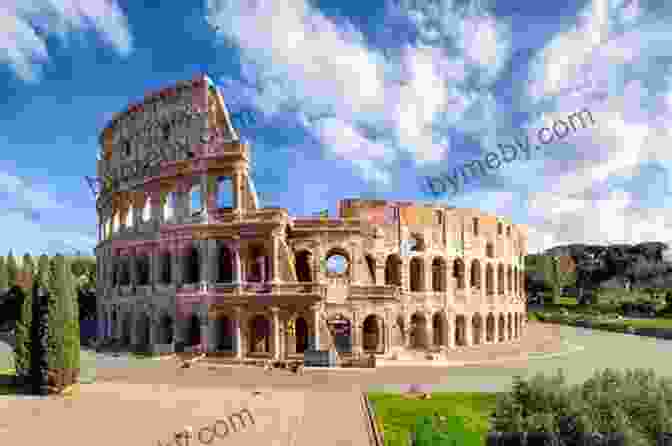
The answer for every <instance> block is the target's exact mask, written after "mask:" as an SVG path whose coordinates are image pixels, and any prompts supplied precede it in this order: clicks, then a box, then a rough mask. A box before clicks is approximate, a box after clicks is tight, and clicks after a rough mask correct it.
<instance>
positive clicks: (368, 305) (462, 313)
mask: <svg viewBox="0 0 672 446" xmlns="http://www.w3.org/2000/svg"><path fill="white" fill-rule="evenodd" d="M184 89H188V91H187V94H188V95H191V96H192V98H191V101H192V103H193V108H192V109H191V110H190V113H191V114H188V116H192V117H194V120H195V121H196V122H197V123H196V124H193V123H191V121H189V119H191V118H189V119H188V118H184V121H185V122H184V123H183V127H184V131H185V132H188V133H189V135H188V136H187V137H185V138H182V140H181V142H180V138H177V141H178V142H177V143H171V138H173V137H174V135H173V134H172V133H171V132H170V128H168V130H166V129H165V128H164V131H163V133H161V132H158V133H157V135H154V136H155V138H154V139H153V140H151V142H153V143H154V144H153V146H154V147H157V146H158V147H160V148H161V150H162V153H163V154H164V155H165V154H166V153H173V154H174V157H172V158H170V157H166V156H164V159H163V160H162V161H161V162H160V163H159V167H158V168H153V169H152V168H148V169H145V170H144V173H146V174H147V175H146V176H145V177H142V173H143V170H142V166H141V163H138V162H137V161H138V160H145V159H150V158H152V156H151V154H149V155H148V154H147V153H148V147H150V146H152V144H150V143H149V142H147V141H148V139H147V138H145V139H143V138H136V139H134V140H133V142H134V144H130V143H129V142H128V141H130V139H131V137H129V136H128V135H137V128H143V129H145V130H146V133H148V134H150V136H148V138H151V137H152V136H151V133H152V131H153V130H152V129H154V128H156V129H161V124H160V123H159V124H156V125H154V124H151V123H150V124H148V123H147V121H148V120H150V121H151V119H152V116H154V117H156V116H169V115H170V113H169V112H162V110H161V101H162V100H163V99H164V97H166V96H169V93H164V92H161V93H160V94H159V95H158V96H159V97H160V98H161V99H160V100H157V99H153V98H156V97H157V95H154V96H152V97H150V98H148V99H146V100H145V102H144V103H143V104H145V106H147V104H151V103H152V101H154V103H156V102H159V104H158V105H152V107H153V109H152V110H151V111H150V112H146V111H139V106H133V107H131V110H129V112H126V113H124V114H122V115H120V116H118V117H116V118H115V119H114V121H113V123H112V124H111V125H110V126H109V128H108V129H106V130H105V131H104V132H103V135H102V136H101V145H103V154H102V158H103V159H102V160H101V161H100V162H99V176H103V174H104V172H109V171H110V169H114V168H115V167H119V166H120V164H122V163H123V162H124V159H125V160H128V159H132V160H136V165H138V166H140V167H138V168H137V169H136V175H135V176H133V177H130V176H129V177H127V178H126V179H124V178H122V179H121V180H120V181H118V184H116V186H115V187H113V188H112V189H110V190H108V191H107V192H106V193H105V194H104V195H105V196H104V197H102V196H101V197H100V198H99V219H100V221H99V228H100V231H99V236H100V243H99V245H98V247H97V248H96V255H97V259H98V295H99V296H102V299H100V301H99V307H98V313H99V314H98V320H99V321H100V326H99V334H100V337H102V338H118V339H123V340H125V341H126V342H127V343H128V344H129V345H130V346H133V347H136V348H142V349H146V348H149V349H150V350H151V351H154V352H166V351H172V350H173V349H175V348H176V347H178V348H184V349H187V350H188V349H193V348H194V347H198V348H203V349H205V350H206V351H208V352H221V354H222V355H224V356H230V357H233V358H237V359H244V358H248V357H272V358H287V357H296V356H301V355H302V354H303V352H304V351H305V350H306V349H309V348H316V347H317V348H319V349H327V348H330V347H331V346H335V347H336V349H337V350H339V351H340V352H341V353H343V354H348V353H350V352H354V353H360V352H364V353H376V354H378V355H381V356H383V357H399V358H403V357H404V356H414V355H415V354H419V355H420V356H422V357H424V356H425V355H426V354H428V353H434V354H438V355H439V356H440V357H450V352H451V350H453V349H455V348H469V347H472V346H475V345H478V344H490V343H499V342H515V341H516V340H518V339H520V337H521V336H522V333H523V332H524V326H525V320H526V318H525V317H524V313H525V296H524V285H523V277H524V275H523V268H524V264H523V263H522V262H521V259H522V258H524V257H523V256H524V255H525V254H526V250H527V233H526V228H525V226H521V225H513V224H511V223H508V222H506V223H505V222H502V221H501V220H498V219H497V218H496V217H493V216H488V215H485V214H482V213H481V212H479V211H477V210H473V209H455V208H440V207H435V208H432V209H431V210H429V211H428V210H427V207H426V206H421V205H414V204H412V203H404V204H395V203H391V202H390V203H386V202H376V203H375V205H376V206H379V208H381V206H382V207H387V208H389V209H397V211H396V214H394V215H393V216H392V218H387V219H385V220H384V221H381V220H380V219H375V218H369V217H368V216H367V215H366V213H365V212H364V213H362V214H360V215H359V216H358V218H344V217H343V215H344V214H346V213H347V212H346V211H347V210H348V209H350V208H349V207H350V206H353V205H362V206H364V207H365V206H366V202H364V201H361V200H359V201H358V200H345V201H342V202H340V203H339V209H340V211H339V212H340V216H339V217H338V218H328V217H325V218H318V217H309V218H301V217H296V218H294V217H291V216H289V215H288V213H287V210H286V209H282V208H260V207H259V206H258V200H257V197H256V192H255V191H254V185H253V182H252V181H251V179H250V176H249V165H250V150H249V146H248V144H246V143H245V142H242V141H241V140H240V139H239V138H238V136H237V134H236V130H235V129H234V128H233V127H232V125H231V122H230V119H229V115H228V111H227V109H226V106H225V104H224V101H223V98H222V97H221V95H220V94H219V92H218V91H217V90H216V88H214V86H213V85H212V83H211V82H210V80H209V79H208V78H207V77H205V76H201V77H198V78H195V79H194V80H193V81H192V82H190V83H181V84H180V85H178V87H177V88H173V89H170V90H171V91H173V92H174V91H182V92H183V94H184V91H183V90H184ZM177 102H179V101H177ZM134 113H145V115H143V117H142V118H141V119H137V120H135V121H136V122H135V123H134V124H132V125H135V126H136V130H135V132H134V131H130V130H127V129H123V126H124V125H131V124H124V123H125V122H133V118H129V117H128V116H129V115H132V114H134ZM152 113H153V114H154V115H153V114H152ZM162 113H163V114H162ZM125 120H126V121H125ZM172 122H173V124H174V123H175V121H172ZM178 123H179V120H178ZM194 129H200V130H198V131H201V132H203V134H202V135H200V137H199V135H194V134H193V132H194V131H196V130H194ZM185 141H186V143H185ZM171 144H172V145H171ZM180 144H181V146H180ZM185 144H186V147H187V150H185ZM178 146H179V147H178ZM164 149H168V150H164ZM173 149H174V150H173ZM118 152H123V153H122V154H121V155H120V154H119V153H118ZM146 164H147V165H150V164H151V162H147V163H146ZM119 170H121V171H123V170H124V169H123V168H121V169H119ZM227 194H228V195H227ZM229 195H230V198H231V200H230V203H222V202H220V199H221V201H225V199H226V197H227V196H229ZM194 197H197V199H195V198H194ZM222 197H223V198H222ZM190 198H191V200H192V201H191V202H190V200H189V199H190ZM194 200H195V201H196V204H194ZM346 202H347V204H346ZM402 207H403V208H404V211H403V212H404V213H405V214H408V215H410V214H412V212H414V211H413V210H414V209H415V210H417V211H418V212H420V213H424V215H427V212H430V214H429V215H430V216H431V221H429V220H427V219H425V220H422V221H420V222H418V221H416V220H414V221H409V220H408V219H406V220H405V221H402V218H401V212H402V211H400V210H399V209H401V208H402ZM381 209H382V208H381ZM349 215H351V214H349ZM409 238H413V239H415V241H416V246H415V247H416V249H415V250H414V251H413V252H410V253H404V255H401V254H400V239H401V240H408V239H409ZM456 242H457V245H459V247H460V250H459V252H458V251H456V250H455V249H452V248H451V247H454V246H455V244H456ZM332 258H338V259H340V260H341V261H342V266H343V268H344V270H342V271H340V272H339V271H337V268H333V267H332V264H331V263H330V262H331V260H330V261H329V262H326V259H332ZM418 352H419V353H418Z"/></svg>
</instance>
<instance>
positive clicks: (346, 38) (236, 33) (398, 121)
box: [207, 0, 510, 178]
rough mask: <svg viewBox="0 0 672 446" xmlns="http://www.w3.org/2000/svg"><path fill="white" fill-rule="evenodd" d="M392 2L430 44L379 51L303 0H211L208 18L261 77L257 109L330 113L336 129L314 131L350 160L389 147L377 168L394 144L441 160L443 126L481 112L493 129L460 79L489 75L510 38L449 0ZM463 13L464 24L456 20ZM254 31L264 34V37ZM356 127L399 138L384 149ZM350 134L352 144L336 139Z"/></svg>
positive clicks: (308, 119)
mask: <svg viewBox="0 0 672 446" xmlns="http://www.w3.org/2000/svg"><path fill="white" fill-rule="evenodd" d="M392 9H394V8H392ZM392 9H391V10H388V11H387V12H388V14H393V13H396V14H404V15H405V17H406V20H415V22H416V25H417V27H418V31H420V32H421V33H423V32H425V31H426V32H425V35H426V36H427V39H428V40H431V42H430V41H421V42H420V43H419V44H418V45H417V47H413V46H411V45H409V44H408V42H404V43H402V44H401V45H400V46H401V47H402V48H401V51H400V52H399V54H398V55H395V56H391V55H389V54H388V55H387V56H385V57H384V56H383V55H382V54H381V52H380V51H378V50H375V49H371V48H369V47H367V45H366V43H365V40H364V38H363V36H362V34H361V32H359V31H358V30H357V29H355V27H354V26H353V25H352V24H351V23H348V22H346V23H344V24H340V22H339V24H338V25H337V24H336V23H335V22H334V21H331V20H330V19H328V18H327V17H325V16H324V15H323V14H322V13H321V12H320V11H318V10H316V9H314V8H313V7H311V6H310V5H309V4H308V3H306V2H305V1H303V0H287V1H284V2H280V3H278V2H256V3H255V5H254V6H253V5H252V4H251V3H248V2H235V3H233V2H228V3H227V2H223V1H215V0H209V1H208V17H207V19H208V22H209V23H210V24H211V25H212V26H213V27H215V28H216V29H217V30H218V32H219V33H221V34H223V35H224V36H225V37H226V38H227V39H228V40H233V41H235V42H237V44H238V45H239V46H240V48H241V54H242V58H243V64H244V65H249V66H253V67H254V70H251V69H246V71H245V76H246V78H247V80H248V81H250V82H252V83H255V84H260V85H261V88H260V90H261V92H260V93H259V94H257V95H256V96H255V97H254V98H253V103H254V104H255V105H256V106H257V107H258V108H260V109H262V110H263V111H264V113H267V114H269V115H273V114H275V113H278V112H280V111H281V110H283V107H284V106H286V105H292V106H293V108H298V112H297V114H298V115H300V116H303V117H304V119H303V122H304V123H312V122H315V121H319V120H320V119H322V118H323V117H324V116H325V115H326V116H330V117H333V118H334V120H333V121H331V122H330V123H329V124H328V127H329V128H330V129H336V127H334V126H335V124H334V123H336V122H340V123H343V124H342V125H341V126H340V129H339V131H341V130H342V134H341V135H340V136H339V137H336V134H335V133H334V132H333V131H326V130H325V128H324V127H325V126H327V124H325V123H322V124H318V127H319V129H318V130H317V131H316V130H312V132H313V133H314V134H316V135H317V137H318V140H319V141H320V142H321V143H322V145H323V146H324V147H325V148H326V150H327V151H328V152H330V153H332V154H334V155H336V156H338V157H340V158H342V159H346V160H350V161H352V162H353V164H355V165H361V164H362V162H364V161H373V160H376V159H378V158H379V155H380V153H381V152H385V154H386V155H387V156H386V157H385V163H387V165H386V164H385V163H383V164H381V163H379V164H378V165H377V169H378V170H379V171H380V172H383V171H385V170H388V166H389V164H390V163H393V162H395V161H396V160H397V156H396V155H397V153H400V152H408V153H410V154H411V156H412V159H413V160H414V161H415V162H416V163H418V164H423V163H428V162H437V161H439V160H441V159H442V157H443V155H444V154H445V152H446V151H448V150H450V147H449V145H448V142H449V139H448V138H447V137H446V135H445V131H446V127H447V126H448V125H455V126H460V125H464V126H467V124H468V122H467V121H469V122H471V121H475V120H479V119H480V120H481V121H488V125H487V126H486V127H487V131H488V132H490V131H491V130H492V121H491V120H490V118H491V116H489V115H488V116H485V115H482V112H483V111H484V110H485V109H486V108H487V107H483V106H482V104H480V103H479V102H480V101H479V98H478V96H477V95H476V94H475V92H476V89H478V88H480V87H481V85H479V86H477V87H467V86H466V85H465V83H466V79H467V75H468V73H470V72H474V71H479V72H482V73H484V74H483V75H482V76H481V77H482V79H481V81H480V82H481V83H482V84H483V85H485V84H489V83H491V82H492V81H493V80H494V78H495V76H496V75H497V74H498V73H499V71H500V70H501V69H502V68H503V67H504V66H505V63H506V61H507V60H508V57H509V40H510V39H509V38H508V33H507V32H505V28H503V27H502V26H501V25H498V24H497V23H496V22H495V21H494V20H493V19H492V18H491V17H489V16H488V15H486V14H485V13H483V12H482V11H476V10H470V11H466V10H462V9H460V8H458V7H456V6H455V5H454V4H453V2H452V1H444V2H442V3H441V4H440V5H434V6H432V5H429V6H427V8H426V10H423V11H414V10H408V11H401V10H399V9H396V10H394V11H393V10H392ZM416 13H419V14H416ZM416 16H417V17H416ZM414 17H416V18H415V19H414ZM388 18H389V17H388ZM460 21H463V22H464V23H463V24H462V25H460V26H457V27H454V26H452V24H458V25H459V23H460ZM259 29H264V30H265V31H266V32H265V33H264V34H263V35H262V34H260V33H259V32H258V30H259ZM437 37H438V38H437ZM447 39H450V40H453V41H454V43H455V45H454V46H455V48H457V49H456V50H454V51H452V53H449V52H446V51H445V49H444V46H445V42H446V40H447ZM252 71H254V72H252ZM226 81H228V80H225V82H226ZM458 87H459V88H458ZM485 96H486V101H487V100H489V99H488V95H485ZM467 111H469V112H470V113H471V114H470V115H469V116H466V112H467ZM441 120H445V122H443V123H441V122H440V121H441ZM300 122H301V121H300ZM437 124H438V125H437ZM361 126H365V127H367V128H371V129H375V130H377V131H378V132H377V133H385V134H391V135H395V137H396V140H390V139H389V138H388V140H386V141H385V142H384V145H385V147H384V148H383V147H382V146H381V144H383V143H381V142H379V140H377V139H375V138H373V137H369V136H368V135H364V134H362V133H358V132H357V131H355V130H353V129H355V128H357V127H361ZM483 127H484V126H483V125H481V126H479V128H478V129H476V130H474V131H473V134H474V136H475V137H477V138H481V137H483V138H485V137H487V136H488V135H484V134H483V130H484V128H483ZM355 135H356V136H355ZM353 139H355V140H356V144H355V147H354V148H352V149H351V148H348V149H344V148H343V147H340V146H339V145H338V144H340V143H342V142H345V141H352V140H353ZM365 140H366V141H365ZM366 151H369V152H366ZM363 152H366V153H363ZM374 177H376V178H385V177H386V175H374Z"/></svg>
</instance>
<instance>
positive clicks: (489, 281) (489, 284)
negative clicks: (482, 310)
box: [485, 262, 495, 295]
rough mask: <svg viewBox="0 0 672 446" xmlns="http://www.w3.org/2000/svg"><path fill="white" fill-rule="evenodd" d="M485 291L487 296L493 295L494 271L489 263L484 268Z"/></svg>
mask: <svg viewBox="0 0 672 446" xmlns="http://www.w3.org/2000/svg"><path fill="white" fill-rule="evenodd" d="M485 289H486V292H487V293H488V295H490V294H495V270H494V268H493V267H492V263H489V262H488V264H487V265H486V266H485Z"/></svg>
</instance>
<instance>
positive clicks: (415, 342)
mask: <svg viewBox="0 0 672 446" xmlns="http://www.w3.org/2000/svg"><path fill="white" fill-rule="evenodd" d="M410 336H411V348H427V347H428V346H429V345H428V341H429V339H427V318H426V317H425V315H424V314H422V313H419V312H416V313H413V315H412V316H411V326H410Z"/></svg>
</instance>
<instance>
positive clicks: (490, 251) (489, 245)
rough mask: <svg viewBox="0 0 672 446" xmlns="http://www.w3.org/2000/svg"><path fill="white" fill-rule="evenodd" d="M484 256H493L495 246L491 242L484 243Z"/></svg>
mask: <svg viewBox="0 0 672 446" xmlns="http://www.w3.org/2000/svg"><path fill="white" fill-rule="evenodd" d="M485 256H486V257H488V258H490V259H492V258H494V257H495V246H494V245H493V244H492V242H488V243H486V244H485Z"/></svg>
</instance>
